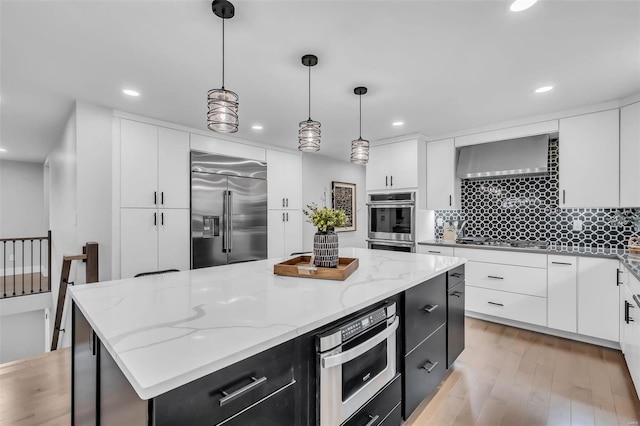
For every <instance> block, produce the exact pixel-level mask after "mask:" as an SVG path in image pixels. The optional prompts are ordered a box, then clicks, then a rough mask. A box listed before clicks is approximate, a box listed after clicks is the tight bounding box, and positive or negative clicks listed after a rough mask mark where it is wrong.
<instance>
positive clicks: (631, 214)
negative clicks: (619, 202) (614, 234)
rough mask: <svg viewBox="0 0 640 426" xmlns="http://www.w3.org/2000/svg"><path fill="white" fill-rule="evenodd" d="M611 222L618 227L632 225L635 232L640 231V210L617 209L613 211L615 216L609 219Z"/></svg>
mask: <svg viewBox="0 0 640 426" xmlns="http://www.w3.org/2000/svg"><path fill="white" fill-rule="evenodd" d="M609 223H611V224H612V225H614V226H617V227H623V226H627V225H631V226H632V227H633V228H634V230H635V232H640V212H639V211H625V212H622V211H620V210H617V211H615V212H614V213H613V217H611V218H610V219H609Z"/></svg>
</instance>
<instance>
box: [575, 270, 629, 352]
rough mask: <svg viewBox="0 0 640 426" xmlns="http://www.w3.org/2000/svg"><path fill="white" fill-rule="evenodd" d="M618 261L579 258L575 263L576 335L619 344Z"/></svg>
mask: <svg viewBox="0 0 640 426" xmlns="http://www.w3.org/2000/svg"><path fill="white" fill-rule="evenodd" d="M617 269H618V261H617V260H613V259H599V258H594V257H581V258H580V259H579V260H578V333H579V334H583V335H585V336H591V337H597V338H600V339H605V340H611V341H614V342H618V341H619V337H620V333H619V328H620V324H619V320H618V315H619V312H620V310H619V298H620V296H619V290H618V285H617V280H616V276H617Z"/></svg>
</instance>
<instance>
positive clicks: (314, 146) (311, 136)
mask: <svg viewBox="0 0 640 426" xmlns="http://www.w3.org/2000/svg"><path fill="white" fill-rule="evenodd" d="M317 63H318V57H317V56H315V55H304V56H303V57H302V65H304V66H305V67H307V68H309V118H308V119H307V120H306V121H301V122H300V129H299V130H298V149H299V150H300V151H303V152H314V151H320V123H319V122H317V121H313V120H312V119H311V67H313V66H315V65H316V64H317Z"/></svg>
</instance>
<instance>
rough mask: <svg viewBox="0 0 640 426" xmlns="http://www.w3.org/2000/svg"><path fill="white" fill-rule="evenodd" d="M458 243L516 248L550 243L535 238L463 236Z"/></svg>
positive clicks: (541, 246) (543, 246) (542, 246)
mask: <svg viewBox="0 0 640 426" xmlns="http://www.w3.org/2000/svg"><path fill="white" fill-rule="evenodd" d="M456 243H457V244H470V245H476V246H491V247H515V248H538V249H546V248H548V247H549V243H548V242H546V241H534V240H500V239H493V238H490V237H461V238H458V239H457V240H456Z"/></svg>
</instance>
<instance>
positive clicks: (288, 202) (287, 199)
mask: <svg viewBox="0 0 640 426" xmlns="http://www.w3.org/2000/svg"><path fill="white" fill-rule="evenodd" d="M285 200H287V203H286V204H287V207H289V199H288V198H285Z"/></svg>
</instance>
